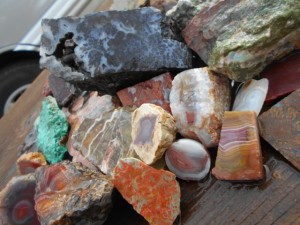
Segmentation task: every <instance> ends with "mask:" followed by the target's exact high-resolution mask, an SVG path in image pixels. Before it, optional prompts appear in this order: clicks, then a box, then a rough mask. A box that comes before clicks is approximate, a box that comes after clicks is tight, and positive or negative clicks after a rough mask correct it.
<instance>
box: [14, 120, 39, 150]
mask: <svg viewBox="0 0 300 225" xmlns="http://www.w3.org/2000/svg"><path fill="white" fill-rule="evenodd" d="M38 121H39V119H38V118H37V119H36V121H35V122H34V127H33V128H32V129H31V130H30V131H29V132H28V134H27V135H26V137H25V139H24V141H23V143H22V144H21V145H20V146H19V154H20V155H21V154H24V153H28V152H37V151H38V147H37V134H38V132H37V124H38Z"/></svg>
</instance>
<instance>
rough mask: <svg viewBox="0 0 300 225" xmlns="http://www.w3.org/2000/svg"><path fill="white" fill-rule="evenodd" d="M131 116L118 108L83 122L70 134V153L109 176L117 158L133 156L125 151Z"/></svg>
mask: <svg viewBox="0 0 300 225" xmlns="http://www.w3.org/2000/svg"><path fill="white" fill-rule="evenodd" d="M131 114H132V109H130V108H118V109H115V110H113V111H109V112H105V113H103V114H102V115H101V116H100V117H98V118H96V119H85V120H84V121H83V122H82V123H81V124H80V126H79V128H78V129H77V130H76V131H74V132H73V134H72V148H73V150H72V151H77V152H78V153H76V154H81V155H82V156H83V157H84V158H85V159H86V160H88V161H89V162H90V163H91V164H92V165H93V166H94V167H96V168H97V169H99V170H101V171H102V172H103V173H105V174H108V175H110V173H111V172H112V170H113V169H114V167H115V166H116V164H117V162H118V160H119V159H120V158H125V157H136V154H135V152H134V150H130V149H129V146H130V143H131ZM71 154H73V153H71ZM73 160H74V159H73Z"/></svg>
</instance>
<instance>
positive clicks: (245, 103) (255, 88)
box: [232, 79, 269, 115]
mask: <svg viewBox="0 0 300 225" xmlns="http://www.w3.org/2000/svg"><path fill="white" fill-rule="evenodd" d="M268 87H269V81H268V79H261V80H248V81H246V82H245V83H244V84H243V86H242V87H241V89H240V90H239V92H238V94H237V96H236V97H235V100H234V103H233V107H232V111H255V112H256V115H259V113H260V110H261V108H262V106H263V104H264V101H265V99H266V95H267V92H268Z"/></svg>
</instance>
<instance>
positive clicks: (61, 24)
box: [40, 7, 192, 93]
mask: <svg viewBox="0 0 300 225" xmlns="http://www.w3.org/2000/svg"><path fill="white" fill-rule="evenodd" d="M164 20H165V18H164V16H163V15H162V14H161V12H160V11H159V10H157V9H155V8H152V7H145V8H141V9H134V10H128V11H106V12H98V13H94V14H89V15H86V16H85V17H83V18H71V17H66V18H60V19H44V20H43V22H42V28H43V35H42V39H41V50H40V55H41V60H40V63H41V66H42V67H45V68H47V69H49V70H50V71H51V72H52V73H54V74H56V75H57V76H59V77H61V78H63V79H65V80H66V81H69V82H71V83H76V84H77V85H79V86H80V87H82V88H84V89H89V90H95V89H97V90H98V91H101V92H103V93H114V92H115V91H117V90H119V89H122V88H124V87H128V86H131V85H133V84H135V83H138V82H140V81H144V80H147V79H149V78H151V77H153V76H155V75H158V74H162V73H163V72H166V71H168V70H183V69H187V68H191V66H192V55H191V52H190V51H189V49H188V48H187V46H186V45H185V44H184V43H181V42H179V41H177V40H175V39H174V38H175V35H174V34H173V33H172V31H171V29H170V26H169V25H168V24H167V23H165V22H164Z"/></svg>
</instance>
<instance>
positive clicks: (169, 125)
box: [130, 103, 177, 164]
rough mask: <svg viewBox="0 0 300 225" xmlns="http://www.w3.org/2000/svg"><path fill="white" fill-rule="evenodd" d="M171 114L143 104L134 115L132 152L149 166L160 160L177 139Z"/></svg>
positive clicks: (159, 108) (154, 106)
mask: <svg viewBox="0 0 300 225" xmlns="http://www.w3.org/2000/svg"><path fill="white" fill-rule="evenodd" d="M176 130H177V129H176V123H175V120H174V118H173V117H172V115H171V114H169V113H168V112H166V111H165V110H163V109H162V108H161V107H159V106H156V105H153V104H148V103H146V104H143V105H141V106H140V107H139V108H138V109H136V110H135V111H134V112H133V115H132V131H131V137H132V143H131V145H130V150H132V151H135V152H136V153H137V155H138V156H139V157H140V159H141V160H143V161H144V162H145V163H147V164H152V163H154V162H156V161H157V160H158V159H160V158H161V157H162V156H163V154H164V153H165V151H166V149H167V148H168V147H169V146H170V145H171V144H172V143H173V141H174V140H175V138H176Z"/></svg>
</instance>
